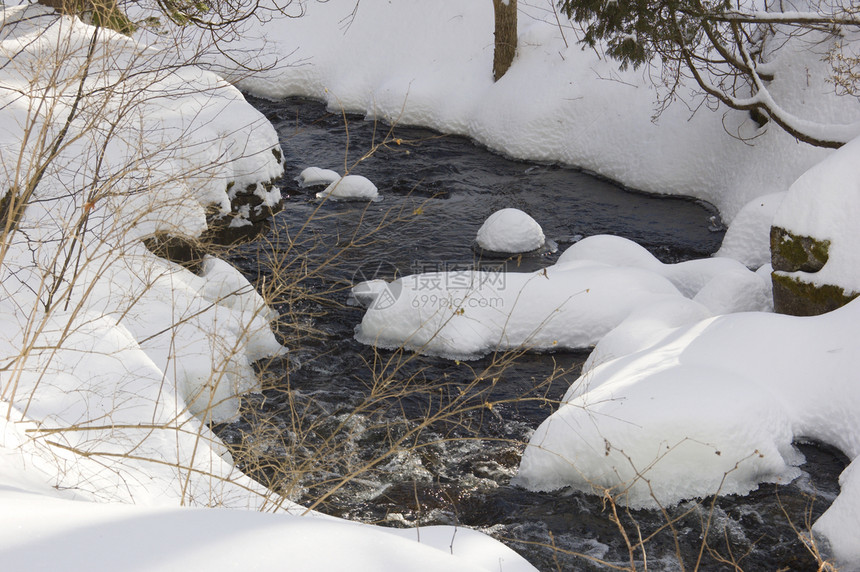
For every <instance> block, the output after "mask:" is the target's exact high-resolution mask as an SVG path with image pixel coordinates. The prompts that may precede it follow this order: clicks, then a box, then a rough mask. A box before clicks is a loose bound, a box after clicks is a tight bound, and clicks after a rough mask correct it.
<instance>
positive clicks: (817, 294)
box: [771, 272, 858, 316]
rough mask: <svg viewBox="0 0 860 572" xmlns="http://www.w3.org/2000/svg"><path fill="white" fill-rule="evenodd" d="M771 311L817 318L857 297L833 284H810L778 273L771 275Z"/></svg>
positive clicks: (853, 293) (856, 294) (854, 293)
mask: <svg viewBox="0 0 860 572" xmlns="http://www.w3.org/2000/svg"><path fill="white" fill-rule="evenodd" d="M771 278H772V281H773V309H774V311H775V312H779V313H780V314H789V315H792V316H817V315H819V314H825V313H827V312H830V311H833V310H835V309H837V308H841V307H842V306H844V305H845V304H847V303H848V302H850V301H851V300H853V299H854V298H856V297H857V296H858V293H857V292H846V291H845V289H844V288H842V287H841V286H834V285H833V284H812V283H811V282H804V281H802V280H799V279H797V278H795V277H793V276H789V275H786V274H783V273H780V272H774V273H773V274H772V275H771Z"/></svg>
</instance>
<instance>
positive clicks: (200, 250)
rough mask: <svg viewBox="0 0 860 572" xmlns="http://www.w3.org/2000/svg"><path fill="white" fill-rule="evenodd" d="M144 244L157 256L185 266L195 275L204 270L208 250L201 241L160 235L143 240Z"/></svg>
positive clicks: (164, 234)
mask: <svg viewBox="0 0 860 572" xmlns="http://www.w3.org/2000/svg"><path fill="white" fill-rule="evenodd" d="M143 244H144V245H145V246H146V248H148V249H149V251H150V252H152V253H153V254H155V255H156V256H160V257H161V258H164V259H166V260H169V261H171V262H175V263H176V264H179V265H180V266H184V267H185V268H187V269H188V270H190V271H191V272H193V273H194V274H198V275H199V274H200V272H201V270H202V265H203V257H204V256H205V255H206V249H205V245H204V244H203V243H202V242H201V241H199V240H195V239H189V238H183V237H178V236H171V235H169V234H166V233H158V234H156V235H155V236H151V237H149V238H145V239H143Z"/></svg>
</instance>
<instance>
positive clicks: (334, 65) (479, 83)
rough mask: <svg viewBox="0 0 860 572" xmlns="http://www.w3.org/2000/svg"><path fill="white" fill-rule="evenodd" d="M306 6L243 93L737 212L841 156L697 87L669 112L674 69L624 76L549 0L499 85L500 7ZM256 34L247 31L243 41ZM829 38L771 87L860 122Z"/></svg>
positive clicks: (798, 48) (777, 62)
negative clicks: (709, 97) (841, 92)
mask: <svg viewBox="0 0 860 572" xmlns="http://www.w3.org/2000/svg"><path fill="white" fill-rule="evenodd" d="M305 8H306V12H305V14H304V15H303V16H302V17H301V18H298V19H291V20H286V19H284V20H276V21H272V22H269V23H267V24H266V25H265V27H264V30H265V33H260V35H261V36H262V35H265V37H266V42H265V46H264V50H265V52H266V53H267V54H271V53H277V54H282V55H285V54H289V56H285V57H286V60H285V61H284V62H282V63H281V65H276V66H275V68H273V69H272V70H270V71H268V72H264V73H262V74H256V75H253V76H251V77H248V74H242V73H241V72H237V73H236V74H235V76H234V77H235V79H236V80H237V81H238V84H239V85H240V86H241V87H242V88H243V89H244V90H248V91H249V92H251V93H253V94H255V95H258V96H262V97H267V98H272V99H277V98H280V97H284V96H287V95H299V96H306V97H312V98H316V99H320V100H323V101H326V102H327V103H328V105H329V107H330V108H331V109H332V110H333V111H337V112H341V111H348V112H355V113H359V114H363V115H365V116H366V117H367V118H368V119H382V120H384V121H387V122H389V123H392V124H400V125H413V124H414V125H422V126H427V127H431V128H433V129H436V130H438V131H441V132H444V133H453V134H459V135H465V136H468V137H471V138H472V139H474V140H475V141H477V142H478V143H479V144H483V145H486V146H488V147H490V148H491V149H494V150H496V151H499V152H500V153H503V154H505V155H510V156H513V157H519V158H524V159H531V160H536V161H545V162H550V163H552V162H559V163H564V164H567V165H573V166H577V167H581V168H583V169H585V170H588V171H591V172H594V173H597V174H600V175H602V176H605V177H607V178H609V179H612V180H614V181H618V182H619V183H621V184H623V185H626V186H628V187H631V188H634V189H638V190H642V191H648V192H655V193H664V194H673V195H693V196H696V197H699V198H702V199H704V200H707V201H709V202H711V203H713V204H714V205H716V206H717V207H718V208H719V210H720V213H721V215H722V217H723V220H725V221H731V220H732V219H733V218H734V216H735V215H736V214H737V213H738V212H739V211H740V210H741V208H742V207H743V206H744V205H746V204H747V203H749V202H750V201H751V200H753V199H755V198H756V197H759V196H763V195H768V194H772V193H777V192H784V191H785V190H786V189H787V188H788V187H789V186H790V185H791V183H792V182H793V181H794V180H795V179H797V177H799V176H800V175H801V174H802V173H803V172H804V171H806V170H807V169H809V168H810V167H812V165H814V164H815V163H817V162H818V161H820V160H822V159H823V158H824V157H825V156H826V155H827V154H828V153H829V151H826V150H822V149H815V148H812V147H809V146H807V145H799V144H798V143H797V142H796V140H795V139H794V138H793V137H791V136H789V135H787V134H786V133H785V132H783V131H782V130H781V129H779V128H777V127H776V126H774V125H766V126H764V127H759V126H758V125H757V124H756V123H755V122H754V121H752V119H750V117H749V114H748V113H746V112H742V111H732V110H726V109H724V108H719V109H718V110H717V112H711V111H710V109H709V108H711V107H713V106H712V105H705V106H700V103H701V99H700V98H697V97H696V96H694V95H693V94H692V92H691V90H690V89H689V88H688V87H686V86H685V87H681V89H679V90H677V91H676V92H675V93H674V97H675V98H676V101H675V103H674V104H673V105H670V106H669V107H668V108H667V109H666V110H664V111H663V112H662V113H661V114H660V115H659V116H658V117H656V118H654V115H655V111H656V109H657V107H658V105H657V103H656V100H657V98H658V96H659V95H660V93H661V92H658V90H657V89H655V88H654V87H653V85H652V79H654V80H656V81H657V82H658V84H659V80H660V78H659V77H654V78H652V77H651V76H650V75H649V68H642V69H640V70H632V69H630V70H627V71H624V72H622V71H619V70H618V68H617V64H616V63H615V62H612V61H611V60H608V59H605V58H603V57H601V55H600V52H599V50H597V51H595V50H590V49H585V50H583V49H582V47H581V45H579V44H578V43H577V36H576V32H575V31H574V30H573V29H572V28H570V27H569V24H567V23H566V22H565V21H562V26H561V27H560V26H559V24H558V22H557V21H556V19H555V16H554V14H553V11H552V10H549V9H548V6H547V5H546V3H544V2H539V1H537V0H534V1H522V2H519V3H518V9H519V49H518V51H517V55H516V58H515V59H514V62H513V64H512V66H511V68H510V70H509V71H508V72H507V73H506V74H505V76H504V77H503V78H501V80H500V81H498V82H496V83H494V82H493V78H492V58H493V53H492V52H493V50H492V48H493V22H494V18H493V8H492V6H491V5H490V3H489V2H480V1H477V0H475V1H470V2H462V1H459V0H440V1H438V2H434V3H432V4H428V3H425V2H420V1H419V0H405V1H402V2H392V3H389V2H387V1H384V0H368V1H364V0H362V2H361V4H360V6H359V8H358V11H357V13H356V15H355V18H354V19H350V18H347V16H348V15H349V14H350V12H351V10H352V5H350V6H346V5H344V4H343V3H339V2H327V3H309V4H307V5H306V6H305ZM390 22H396V24H395V25H387V23H390ZM562 34H564V37H562ZM253 37H254V33H253V31H251V32H248V33H247V34H246V35H245V39H244V40H243V43H242V46H247V45H248V44H249V43H251V38H253ZM275 38H276V39H275ZM565 41H566V42H567V44H568V45H567V46H566V45H565ZM260 45H262V42H261V44H260ZM774 45H781V43H780V42H779V41H775V42H774ZM828 47H829V44H827V43H826V42H825V43H824V44H821V45H816V44H814V43H806V42H798V43H790V44H789V45H787V46H785V47H783V48H781V49H780V51H779V52H777V53H776V54H775V56H774V59H773V60H772V61H769V62H768V65H769V66H770V67H771V69H772V70H776V72H777V73H776V76H775V79H774V80H773V81H772V82H770V84H769V86H768V87H769V90H770V92H771V93H772V94H773V95H774V97H775V98H777V99H778V100H779V101H780V102H781V103H782V105H783V107H784V108H785V109H786V111H787V112H790V113H792V114H794V115H797V116H805V117H808V118H810V119H811V120H814V121H819V122H822V123H854V122H857V121H858V120H860V108H858V107H857V106H856V105H852V104H851V103H850V101H849V99H846V98H840V97H837V96H836V95H835V94H834V93H833V89H832V86H830V84H828V83H827V77H828V74H829V73H830V69H829V66H827V65H826V64H823V63H822V58H823V57H824V55H825V54H826V52H827V49H828ZM261 63H268V64H276V63H277V62H275V60H274V58H273V57H264V58H263V59H262V61H261ZM697 108H698V109H699V112H697V113H692V111H691V110H692V109H697ZM667 157H671V158H672V159H671V160H667V159H666V158H667Z"/></svg>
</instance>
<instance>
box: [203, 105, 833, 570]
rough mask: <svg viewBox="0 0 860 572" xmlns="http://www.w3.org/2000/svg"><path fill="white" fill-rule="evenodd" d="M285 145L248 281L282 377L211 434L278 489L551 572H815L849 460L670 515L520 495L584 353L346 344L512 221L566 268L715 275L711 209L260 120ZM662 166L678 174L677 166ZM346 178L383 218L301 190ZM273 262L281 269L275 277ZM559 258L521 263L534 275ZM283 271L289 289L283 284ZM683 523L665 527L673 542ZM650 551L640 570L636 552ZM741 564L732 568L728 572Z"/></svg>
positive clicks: (414, 145)
mask: <svg viewBox="0 0 860 572" xmlns="http://www.w3.org/2000/svg"><path fill="white" fill-rule="evenodd" d="M252 103H253V104H254V105H256V106H257V107H258V108H259V109H261V110H262V111H263V112H264V113H265V114H266V115H267V116H268V118H269V119H270V120H271V121H272V123H273V124H274V125H275V127H276V128H277V129H278V132H279V134H280V136H281V144H282V147H283V150H284V153H285V157H286V163H287V166H288V167H287V174H286V176H285V180H284V182H283V186H282V188H283V192H284V195H285V196H287V197H288V198H287V203H286V209H285V210H284V212H283V213H281V214H279V215H278V216H277V220H276V222H275V224H274V225H273V228H272V230H271V232H270V233H269V235H268V236H267V237H266V240H263V241H259V242H255V243H253V244H250V245H246V246H244V247H243V248H242V249H241V250H240V252H239V253H238V254H237V255H236V257H235V259H234V260H235V262H236V263H237V264H238V265H239V266H240V267H241V268H242V269H243V270H244V271H245V272H246V273H247V274H248V275H249V276H250V277H251V278H252V279H256V280H257V281H258V283H259V284H260V286H261V287H263V286H268V287H272V286H275V285H277V278H276V277H277V276H278V275H281V276H286V277H287V279H288V282H289V283H290V285H289V287H288V288H287V289H286V290H285V292H284V293H283V294H281V295H280V298H279V299H278V301H277V307H278V309H279V310H280V312H281V314H282V315H283V316H284V317H285V320H284V325H283V326H282V327H281V328H280V334H281V335H282V336H283V338H284V342H285V344H286V345H288V347H290V349H291V352H290V356H289V358H288V359H285V360H281V361H279V362H276V363H273V364H270V365H269V367H267V368H265V371H264V372H263V375H264V379H265V383H266V390H265V391H264V393H263V394H261V395H254V396H250V397H249V398H248V399H247V400H246V408H245V412H244V415H243V418H242V419H241V420H240V421H237V422H235V423H232V424H229V425H222V426H219V427H217V428H216V430H217V431H218V433H219V435H220V436H221V437H222V438H223V439H224V440H225V441H226V442H228V443H230V444H232V445H234V446H235V448H236V458H237V459H238V462H239V464H240V465H241V466H242V467H243V468H244V469H245V470H246V471H247V472H248V473H249V474H251V475H252V476H254V477H255V478H257V479H259V480H260V481H262V482H264V483H265V484H267V485H268V486H270V487H271V488H272V489H274V490H277V491H278V492H281V493H283V494H286V495H288V496H290V497H291V498H293V499H294V500H297V501H299V502H301V503H303V504H305V505H312V504H313V505H314V507H315V508H317V509H318V510H322V511H323V512H327V513H330V514H336V515H339V516H343V517H347V518H351V519H356V520H362V521H366V522H374V523H379V524H383V525H389V526H416V525H430V524H458V525H465V526H470V527H474V528H479V529H482V530H484V531H486V532H488V533H489V534H492V535H494V536H496V537H497V538H499V539H502V540H503V541H504V542H506V543H508V544H509V545H511V546H512V547H514V548H515V549H516V550H517V551H519V552H520V553H521V554H523V555H524V556H525V557H526V558H528V559H529V560H530V561H531V562H533V563H534V564H535V565H536V566H537V567H538V568H539V569H541V570H557V569H561V570H586V569H595V570H600V569H606V568H607V566H609V565H617V566H622V567H627V566H630V565H631V564H633V565H635V566H636V568H637V569H644V568H645V567H646V563H647V567H650V568H651V569H658V570H672V569H678V570H680V569H693V568H695V567H696V566H698V567H699V568H700V569H707V570H720V569H735V566H734V564H737V565H738V567H739V568H743V569H746V570H777V569H781V570H808V569H815V562H814V560H813V559H812V558H811V557H810V555H809V551H808V550H806V548H805V547H804V545H803V543H802V542H801V541H800V540H799V536H798V535H799V534H804V533H805V532H806V531H807V530H808V526H809V523H810V522H811V521H814V519H815V518H817V517H818V515H820V514H821V513H822V512H823V510H824V509H825V508H826V507H827V506H829V504H830V503H831V502H832V500H833V498H834V497H835V495H836V494H837V493H838V485H837V482H836V479H837V477H838V474H839V473H840V472H841V470H842V469H843V468H844V466H845V460H844V459H843V458H842V457H841V456H840V455H839V454H838V453H836V452H834V451H831V450H828V449H826V448H823V447H820V446H817V445H814V444H798V446H799V447H800V448H801V450H802V451H803V453H804V454H805V455H806V457H807V460H808V461H807V464H806V465H805V466H804V467H803V468H804V474H803V476H802V477H800V478H799V479H797V480H796V481H795V482H794V483H791V484H789V485H785V486H779V487H776V486H774V485H765V486H762V487H761V488H760V489H759V490H758V491H756V492H754V493H752V494H750V495H749V496H747V497H725V498H718V499H716V500H715V501H714V499H702V500H701V501H699V502H692V501H691V502H688V503H684V504H682V505H680V506H679V507H675V508H673V509H671V510H670V511H668V512H667V514H662V513H660V512H656V511H625V510H624V509H623V508H622V507H618V515H619V516H618V517H617V518H613V515H612V506H611V505H608V504H605V503H603V502H602V501H601V499H600V498H599V497H596V496H592V495H585V494H582V493H573V492H570V491H560V492H555V493H532V492H529V491H525V490H522V489H519V488H515V487H512V486H510V484H509V481H510V478H511V476H513V474H514V473H515V471H516V467H517V464H518V461H519V456H520V453H521V451H522V448H523V444H524V443H525V442H526V441H527V440H528V436H529V434H530V432H531V431H532V430H533V429H534V428H535V427H537V425H538V424H539V423H540V422H541V421H542V420H543V419H545V418H546V417H547V416H548V415H549V414H550V413H551V412H552V411H553V410H554V408H555V407H556V404H557V400H558V399H559V398H560V397H561V395H562V394H563V393H564V391H565V390H566V389H567V388H568V387H569V385H570V384H571V383H573V382H574V381H575V380H576V378H577V377H578V374H579V372H580V368H581V365H582V363H583V361H584V360H585V358H586V357H587V355H588V354H587V352H585V351H562V352H556V353H551V354H550V353H548V354H523V355H512V354H506V355H492V356H488V357H485V358H483V359H481V360H477V361H473V362H469V363H460V362H452V361H447V360H443V359H439V358H427V357H421V356H413V355H410V354H408V353H402V352H390V351H374V350H373V348H368V347H366V346H362V345H360V344H358V343H357V342H355V341H354V340H353V338H352V334H353V328H354V326H355V325H356V324H357V323H358V322H359V321H360V320H361V316H362V310H361V309H360V308H357V307H355V306H352V305H350V304H348V303H347V300H348V289H349V286H350V285H351V284H352V282H353V280H354V277H356V276H358V277H360V278H367V277H371V276H373V275H378V274H383V275H384V277H387V278H390V277H392V276H393V275H395V274H402V273H411V272H415V271H423V270H431V269H433V270H435V269H440V270H442V269H452V268H463V267H464V266H470V265H476V264H479V263H480V262H481V261H479V260H476V255H475V254H474V252H473V250H472V248H471V244H472V241H473V239H474V236H475V234H476V232H477V229H478V228H479V226H480V225H481V223H482V222H483V220H484V219H485V218H486V217H487V216H489V215H490V214H491V213H492V212H494V211H495V210H498V209H500V208H504V207H516V208H520V209H522V210H524V211H526V212H528V213H529V214H531V215H532V216H533V217H534V218H535V219H536V220H537V221H538V222H539V223H540V224H541V225H542V227H543V229H544V232H545V234H546V235H547V236H548V237H550V238H552V239H554V240H555V241H556V242H557V243H558V244H559V247H560V251H563V250H564V248H565V247H567V246H569V245H570V244H572V243H573V242H575V241H576V240H578V239H579V238H581V237H583V236H589V235H592V234H599V233H608V234H617V235H621V236H625V237H628V238H631V239H633V240H635V241H637V242H639V243H640V244H642V245H643V246H645V247H646V248H648V249H649V250H650V251H651V252H652V253H654V254H655V255H656V256H657V257H658V258H660V259H661V260H663V261H664V262H678V261H681V260H686V259H690V258H698V257H704V256H708V255H709V254H711V253H712V252H714V251H715V250H716V249H717V248H718V246H719V244H720V241H721V239H722V230H721V228H720V226H721V225H720V223H719V219H718V217H716V216H715V212H714V211H713V209H711V208H709V207H708V205H703V204H701V203H699V202H696V201H693V200H688V199H679V198H660V197H655V196H649V195H644V194H638V193H632V192H628V191H625V190H623V189H620V188H618V187H617V186H616V185H613V184H612V183H610V182H607V181H603V180H600V179H598V178H595V177H592V176H590V175H588V174H585V173H582V172H579V171H576V170H573V169H568V168H563V167H559V166H555V165H541V164H530V163H524V162H519V161H512V160H508V159H505V158H503V157H500V156H498V155H495V154H492V153H490V152H488V151H487V150H485V149H483V148H480V147H478V146H475V145H473V144H472V143H471V142H469V141H468V140H465V139H463V138H458V137H450V136H441V135H439V134H437V133H434V132H431V131H428V130H424V129H416V128H407V127H399V126H398V127H396V128H394V129H393V130H392V129H391V128H390V127H389V126H385V125H378V124H374V123H372V122H367V121H363V120H362V119H361V118H357V117H348V118H344V117H343V115H342V114H339V113H328V112H326V110H325V109H324V107H323V106H322V105H320V104H318V103H315V102H309V101H305V100H287V101H282V102H277V103H272V102H264V101H260V100H254V101H252ZM667 160H668V159H667ZM345 165H346V166H348V167H349V170H350V172H351V173H353V174H360V175H364V176H366V177H368V178H370V179H371V180H372V181H373V182H374V183H375V184H376V185H377V186H378V187H379V189H380V192H381V194H382V195H383V200H381V201H379V202H372V203H355V202H338V203H335V202H327V203H325V204H322V205H321V204H320V203H319V202H317V201H316V200H315V199H314V192H316V191H318V190H321V189H313V190H312V191H311V190H308V189H299V188H298V187H297V186H296V185H295V184H294V183H293V181H292V179H293V177H295V176H296V175H298V173H299V172H300V171H301V169H303V168H304V167H307V166H318V167H323V168H332V169H335V170H338V171H340V172H343V171H344V168H345ZM279 255H280V256H281V257H282V260H283V262H281V263H277V262H276V263H273V262H272V261H273V260H278V259H279V258H278V257H279ZM556 257H557V254H556V255H549V256H544V257H536V258H526V259H520V260H513V261H510V262H509V263H508V270H509V271H518V270H532V269H535V268H539V267H541V266H545V265H549V264H552V263H553V262H554V260H555V258H556ZM278 264H281V267H280V270H279V271H278V272H275V271H273V270H272V268H271V267H272V266H273V265H275V266H277V265H278ZM667 523H671V525H667ZM640 537H641V538H643V539H647V540H646V541H645V542H644V548H635V549H634V550H633V551H632V552H631V550H630V549H629V548H628V544H629V543H634V544H635V543H636V542H638V539H639V538H640ZM731 563H734V564H731Z"/></svg>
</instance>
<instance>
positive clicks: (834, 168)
mask: <svg viewBox="0 0 860 572" xmlns="http://www.w3.org/2000/svg"><path fill="white" fill-rule="evenodd" d="M858 156H860V138H858V139H855V140H854V141H852V142H850V143H848V144H847V145H845V146H843V147H842V148H840V149H839V150H838V151H837V152H835V153H833V154H832V155H830V156H829V157H828V158H827V159H825V160H824V161H822V162H821V163H819V164H817V165H815V166H814V167H813V168H811V169H809V170H808V171H807V172H805V173H804V174H803V175H802V176H801V177H799V178H798V179H797V181H795V182H794V184H792V185H791V187H790V188H789V189H788V192H787V193H786V196H785V198H784V199H783V201H782V204H781V205H780V207H779V209H778V210H777V211H776V214H775V215H774V218H773V224H774V225H776V226H779V227H782V228H785V229H788V230H790V231H791V232H793V233H794V234H796V235H800V236H811V237H813V238H816V239H817V240H829V241H830V242H831V244H830V248H829V250H828V258H827V262H826V263H825V264H824V267H823V268H822V269H821V270H819V271H818V272H816V273H814V274H809V273H805V272H796V273H792V274H791V275H792V276H793V277H795V278H798V279H800V280H802V281H804V282H812V283H814V284H835V285H838V286H841V287H842V288H844V289H845V290H846V292H860V272H858V268H860V249H858V248H857V245H858V244H860V229H858V228H857V225H856V221H857V220H858V219H857V217H858V216H860V161H858V160H857V158H858Z"/></svg>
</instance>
